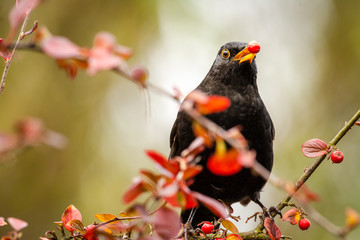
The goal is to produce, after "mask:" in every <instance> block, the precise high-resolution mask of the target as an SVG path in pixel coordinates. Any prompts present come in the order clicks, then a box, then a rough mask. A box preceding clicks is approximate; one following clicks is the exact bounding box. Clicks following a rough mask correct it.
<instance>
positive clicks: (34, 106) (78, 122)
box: [0, 0, 360, 239]
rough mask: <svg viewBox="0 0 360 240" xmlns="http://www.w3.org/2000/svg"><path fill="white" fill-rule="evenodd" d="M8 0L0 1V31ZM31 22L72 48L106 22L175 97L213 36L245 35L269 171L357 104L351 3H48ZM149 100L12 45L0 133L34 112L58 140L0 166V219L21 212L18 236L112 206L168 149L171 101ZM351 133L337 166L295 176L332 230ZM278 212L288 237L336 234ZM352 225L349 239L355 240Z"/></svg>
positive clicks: (359, 7)
mask: <svg viewBox="0 0 360 240" xmlns="http://www.w3.org/2000/svg"><path fill="white" fill-rule="evenodd" d="M14 2H15V1H10V0H2V1H1V3H0V36H1V37H3V38H5V37H6V35H7V33H8V30H9V27H8V19H7V16H8V12H9V11H10V9H11V7H12V5H13V4H14ZM34 20H38V21H39V24H40V25H45V26H47V27H48V29H49V30H50V31H51V32H52V33H53V34H54V35H62V36H66V37H68V38H69V39H71V40H72V41H73V42H75V43H77V44H78V45H80V46H91V45H92V41H93V38H94V36H95V34H96V33H97V32H99V31H109V32H111V33H113V34H114V35H115V36H116V37H117V39H118V43H121V44H123V45H126V46H129V47H131V48H132V49H133V50H134V53H135V55H134V57H133V58H132V59H131V60H130V61H129V63H130V64H141V65H143V66H146V67H147V69H148V70H149V72H150V81H151V82H152V83H153V84H156V85H158V86H161V87H163V88H165V89H167V90H169V91H172V88H173V87H174V86H176V87H178V88H179V89H180V90H181V91H182V92H183V93H185V94H186V93H188V92H189V91H190V90H192V89H193V88H194V87H196V86H197V85H198V84H199V82H200V81H201V80H202V78H203V77H204V76H205V74H206V73H207V71H208V70H209V68H210V66H211V64H212V62H213V60H214V58H215V55H216V53H217V51H218V48H219V47H220V46H221V45H222V44H224V43H226V42H228V41H250V40H257V41H258V42H259V43H260V45H261V46H262V50H261V52H260V53H259V54H258V56H257V64H258V71H259V73H258V85H259V89H260V92H261V95H262V97H263V100H264V101H265V103H266V105H267V108H268V110H269V112H270V113H271V115H272V118H273V121H274V124H275V127H276V139H275V161H276V162H275V165H274V171H273V172H274V174H276V175H277V176H279V177H282V178H285V179H289V180H292V181H295V180H296V179H297V178H298V177H299V176H300V175H301V173H302V171H303V170H304V168H305V167H306V166H309V165H310V164H311V163H312V161H313V160H312V159H307V158H305V157H303V156H302V154H301V152H300V146H301V145H302V143H303V142H304V141H306V140H308V139H310V138H315V137H317V138H321V139H323V140H325V141H326V142H328V141H330V140H331V139H332V137H333V136H334V135H335V134H336V133H337V131H338V130H339V129H340V128H341V127H342V126H343V124H344V122H345V121H346V120H348V119H349V118H350V117H352V116H353V114H354V113H355V112H356V111H357V110H358V108H359V106H360V104H359V103H360V98H359V97H360V82H359V79H360V44H359V43H360V2H357V1H328V0H314V1H310V0H308V1H305V0H300V1H286V0H277V1H271V2H270V1H267V2H266V1H261V0H256V1H250V0H248V1H235V0H233V1H230V0H225V1H215V0H212V1H206V0H197V1H190V0H182V1H181V0H173V1H166V0H158V1H139V0H136V1H135V0H132V1H130V0H127V1H124V0H121V1H120V0H119V1H113V0H94V1H87V0H77V1H74V0H61V1H59V0H58V1H55V0H47V1H44V3H42V4H41V5H40V6H38V7H37V8H36V9H35V11H33V13H32V14H31V19H30V23H31V22H33V21H34ZM30 25H31V24H29V26H30ZM3 66H4V63H3V62H1V63H0V67H1V69H3ZM150 97H151V115H150V116H149V115H148V114H147V110H146V103H145V101H146V100H145V98H144V95H143V94H142V92H141V91H139V89H138V87H137V86H136V85H134V84H133V83H131V82H129V81H127V80H125V79H123V78H121V77H119V76H117V75H116V74H114V73H111V72H101V73H98V74H97V75H96V76H94V77H89V76H87V75H86V74H85V73H84V72H80V73H79V74H78V76H77V77H76V78H75V80H73V81H71V80H70V79H69V78H67V76H66V74H65V72H64V71H62V70H60V69H59V68H58V67H57V65H56V64H55V63H54V61H53V60H51V59H49V58H48V57H46V56H44V55H42V54H38V53H34V52H26V51H19V52H17V55H16V57H15V59H14V61H13V64H12V66H11V69H10V72H9V75H8V77H7V80H6V89H5V91H4V93H3V94H2V95H0V110H1V114H0V116H1V117H0V131H1V132H12V131H13V130H12V126H13V124H14V123H15V122H16V121H17V120H18V119H20V118H22V117H24V116H34V117H38V118H41V119H43V121H44V122H45V124H46V126H47V127H49V128H50V129H53V130H55V131H58V132H60V133H62V134H64V135H65V136H66V137H67V138H68V141H69V144H68V146H67V148H66V149H65V150H61V151H60V150H55V149H52V148H50V147H47V146H40V147H37V148H34V149H31V150H29V151H27V152H26V153H25V154H23V155H22V156H20V157H18V158H17V159H15V160H13V161H10V162H6V163H3V164H1V165H0V189H1V195H0V216H3V217H10V216H12V217H17V218H20V219H23V220H25V221H27V222H28V223H29V227H28V228H26V229H25V230H24V231H23V232H24V239H38V237H39V236H42V235H43V234H44V233H45V231H47V230H50V229H54V228H55V225H53V224H52V222H53V221H58V220H60V218H61V214H62V212H63V211H64V209H65V208H66V207H67V206H68V205H70V204H74V205H75V206H76V207H77V208H78V209H79V210H80V211H81V212H82V214H83V219H84V223H85V224H90V223H92V222H93V221H94V220H95V218H94V217H93V215H94V214H96V213H114V214H116V213H119V212H120V211H121V210H123V209H124V207H125V206H124V205H123V204H122V203H121V196H122V194H123V192H124V191H125V189H126V187H127V186H128V185H129V183H130V182H131V179H132V177H134V176H136V175H137V173H138V170H139V168H152V164H151V163H150V161H149V160H148V159H147V158H146V157H145V156H144V152H143V150H144V149H156V150H158V151H159V152H162V153H164V154H165V155H167V154H168V152H169V146H168V138H169V132H170V129H171V126H172V123H173V121H174V119H175V117H176V113H177V105H176V104H175V103H174V102H173V101H172V100H170V99H168V98H166V97H164V96H160V95H158V94H156V93H152V92H151V93H150ZM359 143H360V129H359V128H357V127H354V128H353V130H352V131H351V132H350V133H349V134H348V135H346V136H345V138H344V139H343V140H342V141H341V143H340V144H339V145H338V147H339V148H340V149H341V150H342V151H343V152H344V154H345V160H344V162H343V163H341V164H339V165H333V164H330V162H324V164H323V165H322V166H321V167H320V168H319V169H318V171H317V172H316V174H315V175H314V176H313V177H312V178H311V179H310V181H309V182H308V185H309V187H310V188H311V189H312V190H314V191H316V192H317V193H318V194H319V195H320V196H321V199H322V200H321V201H320V202H318V203H315V204H313V206H314V207H315V208H316V209H318V210H319V212H320V213H322V214H323V215H324V216H326V217H328V218H329V219H330V220H331V221H333V222H334V223H335V224H338V225H340V226H341V225H343V224H344V209H345V208H346V207H347V206H351V207H353V208H354V209H355V210H357V211H360V201H359V199H360V193H359V190H360V181H359V177H358V176H359V170H360V161H359V160H360V157H359V156H360V148H359ZM262 196H263V197H262V199H263V201H264V203H265V204H266V205H268V206H270V205H275V204H277V203H278V202H279V200H281V199H282V198H283V196H284V193H283V192H281V191H279V190H277V189H275V188H274V187H271V186H268V185H267V186H266V187H265V189H264V192H263V194H262ZM258 210H259V209H258V208H257V207H256V206H255V205H252V204H251V205H250V206H249V207H248V208H242V207H239V208H237V213H239V214H240V215H241V216H242V219H243V220H242V221H241V222H240V223H239V224H238V226H239V228H240V229H241V230H249V229H250V228H251V227H252V226H253V224H251V223H249V224H245V223H244V219H246V218H247V217H248V216H250V215H251V214H252V213H254V212H255V211H258ZM310 220H311V219H310ZM277 222H279V226H280V228H281V230H282V233H283V234H284V235H289V236H292V237H293V239H301V238H306V239H336V238H334V237H333V236H331V235H330V234H329V233H327V232H326V231H324V230H323V229H322V228H321V227H319V226H318V225H316V224H315V223H313V224H312V226H311V228H310V229H309V230H308V231H306V232H302V231H300V230H299V229H298V227H297V226H290V224H282V223H280V222H281V221H277ZM6 230H9V228H2V229H0V233H3V232H5V231H6ZM359 233H360V231H359V230H356V231H354V232H353V233H352V234H351V235H350V237H351V239H360V237H358V235H359Z"/></svg>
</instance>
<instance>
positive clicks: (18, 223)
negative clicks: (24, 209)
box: [7, 217, 28, 232]
mask: <svg viewBox="0 0 360 240" xmlns="http://www.w3.org/2000/svg"><path fill="white" fill-rule="evenodd" d="M7 220H8V222H9V224H10V225H11V227H12V228H13V229H14V230H15V231H16V232H19V231H20V230H21V229H23V228H26V227H27V226H28V223H27V222H25V221H23V220H21V219H18V218H13V217H9V218H8V219H7Z"/></svg>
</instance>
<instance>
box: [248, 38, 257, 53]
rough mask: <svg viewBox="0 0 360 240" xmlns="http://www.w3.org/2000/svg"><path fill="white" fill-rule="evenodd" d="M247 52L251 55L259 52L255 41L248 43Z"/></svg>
mask: <svg viewBox="0 0 360 240" xmlns="http://www.w3.org/2000/svg"><path fill="white" fill-rule="evenodd" d="M248 50H249V52H251V53H258V52H259V51H260V45H259V44H258V43H257V42H256V41H251V42H249V43H248Z"/></svg>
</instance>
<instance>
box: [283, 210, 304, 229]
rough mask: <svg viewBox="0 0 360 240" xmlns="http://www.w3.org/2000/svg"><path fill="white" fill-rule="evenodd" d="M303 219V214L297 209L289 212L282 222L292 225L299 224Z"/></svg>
mask: <svg viewBox="0 0 360 240" xmlns="http://www.w3.org/2000/svg"><path fill="white" fill-rule="evenodd" d="M300 218H301V213H300V212H299V210H298V209H297V208H292V209H290V210H289V211H287V212H286V213H285V214H284V215H283V218H282V220H283V221H287V222H290V223H291V224H292V225H296V224H298V222H299V221H300Z"/></svg>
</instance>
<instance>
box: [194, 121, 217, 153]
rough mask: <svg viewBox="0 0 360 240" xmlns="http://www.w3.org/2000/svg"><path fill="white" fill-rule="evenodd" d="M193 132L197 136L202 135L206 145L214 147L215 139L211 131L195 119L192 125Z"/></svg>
mask: <svg viewBox="0 0 360 240" xmlns="http://www.w3.org/2000/svg"><path fill="white" fill-rule="evenodd" d="M192 129H193V132H194V134H195V136H197V138H199V137H201V138H202V139H203V141H204V144H205V146H207V147H209V148H210V147H212V145H213V139H212V138H211V136H210V134H209V132H208V131H207V130H206V129H205V128H204V127H203V126H201V125H200V124H199V123H198V122H196V121H194V122H193V125H192Z"/></svg>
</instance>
